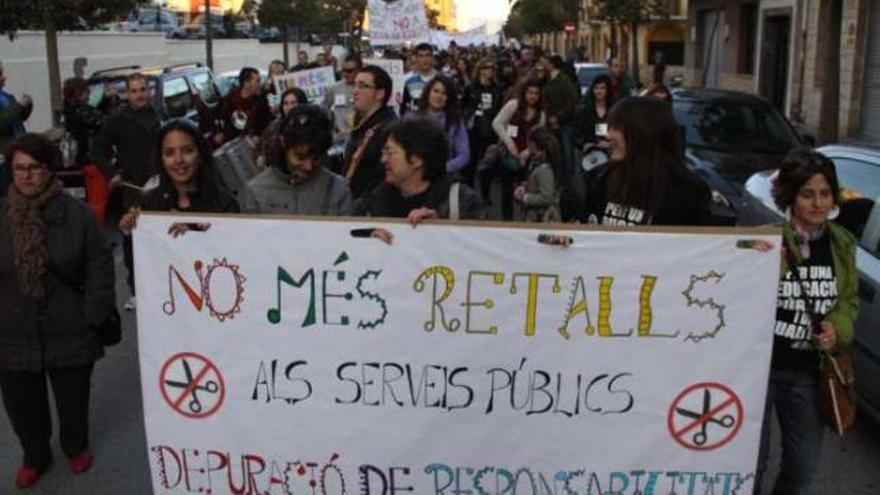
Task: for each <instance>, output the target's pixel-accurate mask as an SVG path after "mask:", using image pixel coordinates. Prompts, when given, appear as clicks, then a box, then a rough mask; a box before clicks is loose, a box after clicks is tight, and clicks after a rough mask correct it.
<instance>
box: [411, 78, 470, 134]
mask: <svg viewBox="0 0 880 495" xmlns="http://www.w3.org/2000/svg"><path fill="white" fill-rule="evenodd" d="M438 84H442V85H443V89H445V90H446V107H444V108H443V113H444V114H445V115H446V132H448V133H451V132H452V131H453V130H454V129H455V128H456V127H458V126H459V125H461V109H460V108H459V104H458V90H457V89H456V86H455V81H453V80H452V79H450V78H448V77H446V76H444V75H439V74H438V75H437V76H435V77H434V79H431V80H430V81H428V84H426V85H425V89H424V90H422V97H421V98H420V99H419V112H420V113H425V112H427V111H428V109H429V108H430V106H429V104H428V98H430V96H431V90H432V89H434V86H436V85H438Z"/></svg>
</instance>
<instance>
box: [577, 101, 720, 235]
mask: <svg viewBox="0 0 880 495" xmlns="http://www.w3.org/2000/svg"><path fill="white" fill-rule="evenodd" d="M678 132H679V131H678V124H676V122H675V117H674V116H673V115H672V107H671V106H670V105H669V104H668V103H665V102H663V101H661V100H659V99H657V98H644V97H639V98H626V99H624V100H620V101H619V102H618V103H617V104H616V105H615V106H614V108H613V109H612V110H611V114H610V115H609V117H608V140H609V142H610V143H611V146H610V148H609V149H610V155H611V160H610V162H609V163H607V164H605V165H602V166H599V167H597V168H594V169H592V170H590V171H589V172H588V173H587V174H586V176H585V182H586V184H585V191H586V194H585V199H586V204H585V207H584V209H583V213H582V215H581V218H580V220H581V221H582V222H585V223H599V224H602V225H618V226H632V225H695V226H696V225H708V224H709V223H710V222H711V212H710V207H711V203H712V196H711V194H710V192H709V188H708V187H707V186H706V184H705V183H704V182H703V181H702V180H700V179H699V178H698V177H697V176H696V175H694V174H692V173H691V172H690V171H689V170H688V169H687V166H686V165H685V159H684V156H683V154H682V149H681V147H679V146H678V143H679V142H680V140H679V139H678Z"/></svg>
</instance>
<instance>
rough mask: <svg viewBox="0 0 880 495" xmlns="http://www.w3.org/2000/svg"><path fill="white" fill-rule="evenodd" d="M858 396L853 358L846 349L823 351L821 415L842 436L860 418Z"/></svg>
mask: <svg viewBox="0 0 880 495" xmlns="http://www.w3.org/2000/svg"><path fill="white" fill-rule="evenodd" d="M857 404H858V398H857V396H856V377H855V371H854V369H853V363H852V358H851V357H850V355H849V354H846V353H842V352H839V351H838V352H836V353H831V352H827V351H826V352H823V353H822V371H821V374H820V382H819V415H820V416H821V417H822V420H823V421H824V422H825V424H826V425H828V426H830V427H831V429H833V430H834V431H835V432H837V434H838V435H840V436H844V435H846V432H847V430H849V429H850V427H852V425H853V423H854V422H855V420H856V409H857Z"/></svg>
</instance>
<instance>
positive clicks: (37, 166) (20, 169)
mask: <svg viewBox="0 0 880 495" xmlns="http://www.w3.org/2000/svg"><path fill="white" fill-rule="evenodd" d="M44 170H46V166H45V165H43V164H42V163H36V162H35V163H26V164H24V165H13V166H12V173H13V174H15V175H19V176H21V175H28V174H30V173H34V174H36V173H38V172H42V171H44Z"/></svg>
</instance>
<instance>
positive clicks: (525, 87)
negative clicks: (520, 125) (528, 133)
mask: <svg viewBox="0 0 880 495" xmlns="http://www.w3.org/2000/svg"><path fill="white" fill-rule="evenodd" d="M529 88H538V91H539V92H540V94H541V96H540V97H539V98H538V103H536V104H535V107H536V108H537V109H538V111H537V112H535V118H534V122H533V123H537V122H538V121H539V120H540V119H541V108H542V107H543V105H542V103H543V100H544V85H543V84H541V81H539V80H538V79H528V80H526V81H525V82H523V83H522V84H521V85H520V87H519V91H517V100H516V112H514V114H513V115H514V118H521V119H523V120H525V118H526V109H528V104H527V103H526V93H528V92H529Z"/></svg>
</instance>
